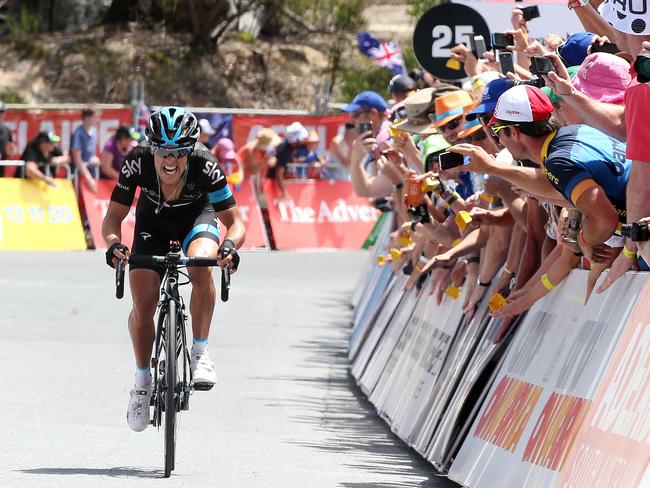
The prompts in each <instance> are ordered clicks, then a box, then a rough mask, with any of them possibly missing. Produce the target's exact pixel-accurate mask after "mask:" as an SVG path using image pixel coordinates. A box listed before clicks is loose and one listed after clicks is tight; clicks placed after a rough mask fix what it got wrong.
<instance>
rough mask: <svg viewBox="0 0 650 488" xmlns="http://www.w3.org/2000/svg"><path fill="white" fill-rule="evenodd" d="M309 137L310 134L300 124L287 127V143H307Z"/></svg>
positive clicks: (294, 123)
mask: <svg viewBox="0 0 650 488" xmlns="http://www.w3.org/2000/svg"><path fill="white" fill-rule="evenodd" d="M308 137H309V132H307V129H305V126H303V125H302V124H301V123H300V122H293V123H292V124H291V125H289V126H288V127H287V141H289V144H295V143H296V142H302V141H305V140H307V138H308Z"/></svg>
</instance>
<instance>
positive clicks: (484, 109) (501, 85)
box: [465, 78, 515, 120]
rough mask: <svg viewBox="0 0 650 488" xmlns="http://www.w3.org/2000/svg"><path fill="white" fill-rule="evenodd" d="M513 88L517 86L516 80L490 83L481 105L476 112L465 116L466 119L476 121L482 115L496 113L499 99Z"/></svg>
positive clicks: (498, 80) (504, 79)
mask: <svg viewBox="0 0 650 488" xmlns="http://www.w3.org/2000/svg"><path fill="white" fill-rule="evenodd" d="M513 86H515V80H511V79H510V78H499V79H497V80H493V81H490V82H489V83H488V84H487V85H486V86H485V90H484V91H483V98H482V99H481V103H479V104H478V105H477V106H476V108H474V110H472V111H471V112H469V113H468V114H467V115H465V118H466V119H467V120H474V119H476V118H478V117H479V116H480V115H483V114H487V113H491V112H494V109H495V107H496V106H497V101H498V100H499V97H500V96H501V95H503V93H504V92H505V91H506V90H509V89H510V88H512V87H513Z"/></svg>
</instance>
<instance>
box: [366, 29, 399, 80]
mask: <svg viewBox="0 0 650 488" xmlns="http://www.w3.org/2000/svg"><path fill="white" fill-rule="evenodd" d="M357 45H358V47H359V51H361V53H362V54H363V55H364V56H366V57H368V58H370V60H371V61H372V62H373V63H376V64H378V65H380V66H383V67H384V68H388V69H389V70H391V71H392V72H393V73H394V74H396V75H401V74H402V73H404V71H406V70H405V69H404V60H403V59H402V53H401V51H400V49H399V44H398V43H397V41H388V42H386V41H383V42H382V41H379V39H377V38H375V37H373V36H372V35H371V34H370V33H368V32H359V33H358V34H357Z"/></svg>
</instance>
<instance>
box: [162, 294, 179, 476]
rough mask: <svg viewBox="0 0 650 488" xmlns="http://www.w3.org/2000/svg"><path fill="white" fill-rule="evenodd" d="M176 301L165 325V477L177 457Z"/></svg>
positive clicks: (169, 310) (171, 307)
mask: <svg viewBox="0 0 650 488" xmlns="http://www.w3.org/2000/svg"><path fill="white" fill-rule="evenodd" d="M176 320H177V316H176V302H175V301H174V300H170V301H169V308H168V310H167V320H166V322H167V323H166V326H165V357H166V360H167V361H166V364H165V367H166V371H165V386H166V390H165V478H169V476H170V475H171V472H172V471H173V470H174V463H175V457H176V410H177V409H176V370H177V364H176V359H177V355H176V327H177V324H176Z"/></svg>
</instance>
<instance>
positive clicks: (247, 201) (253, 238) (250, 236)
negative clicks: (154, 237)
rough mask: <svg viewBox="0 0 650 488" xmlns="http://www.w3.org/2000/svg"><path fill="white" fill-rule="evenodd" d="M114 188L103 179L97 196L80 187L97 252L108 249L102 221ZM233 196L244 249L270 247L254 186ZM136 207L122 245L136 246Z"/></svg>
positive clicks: (246, 186)
mask: <svg viewBox="0 0 650 488" xmlns="http://www.w3.org/2000/svg"><path fill="white" fill-rule="evenodd" d="M114 186H115V182H114V181H112V180H100V181H98V184H97V193H96V194H95V193H92V192H91V191H89V190H88V188H86V185H80V188H81V194H82V196H83V200H84V205H85V208H86V213H87V215H88V221H89V222H90V230H91V232H92V234H93V240H94V241H95V247H97V248H98V249H105V248H106V244H105V243H104V239H103V238H102V220H103V219H104V216H105V215H106V211H107V210H108V204H109V202H110V199H111V193H112V192H113V187H114ZM233 194H234V195H235V200H237V206H238V207H239V210H240V212H241V215H242V220H243V221H244V225H245V226H246V242H245V243H244V249H252V248H268V247H269V245H268V239H267V236H266V231H265V230H264V225H263V223H262V216H261V213H260V207H259V205H258V204H257V199H256V197H255V194H254V193H253V188H252V186H251V185H250V183H244V184H242V185H241V186H240V187H238V188H237V189H234V190H233ZM135 205H136V202H135V201H134V203H133V205H132V206H131V210H130V211H129V214H128V216H127V218H126V219H125V220H124V221H123V222H122V242H124V243H125V244H126V245H127V246H129V247H130V248H131V247H132V244H133V229H134V227H135ZM224 232H225V228H224V227H223V225H222V226H221V235H222V236H223V235H224Z"/></svg>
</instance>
